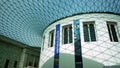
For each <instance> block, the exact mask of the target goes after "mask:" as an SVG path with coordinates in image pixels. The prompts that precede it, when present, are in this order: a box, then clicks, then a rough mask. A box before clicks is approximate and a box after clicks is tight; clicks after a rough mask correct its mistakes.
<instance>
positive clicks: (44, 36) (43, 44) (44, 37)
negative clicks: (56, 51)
mask: <svg viewBox="0 0 120 68" xmlns="http://www.w3.org/2000/svg"><path fill="white" fill-rule="evenodd" d="M44 42H45V36H43V46H42V50H44Z"/></svg>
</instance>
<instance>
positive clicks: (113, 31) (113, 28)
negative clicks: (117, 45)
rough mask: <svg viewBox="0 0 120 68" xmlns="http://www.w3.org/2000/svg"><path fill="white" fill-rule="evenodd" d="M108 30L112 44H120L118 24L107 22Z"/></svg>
mask: <svg viewBox="0 0 120 68" xmlns="http://www.w3.org/2000/svg"><path fill="white" fill-rule="evenodd" d="M107 28H108V32H109V37H110V41H111V42H118V37H117V33H116V23H115V22H107Z"/></svg>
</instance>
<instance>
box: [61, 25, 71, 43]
mask: <svg viewBox="0 0 120 68" xmlns="http://www.w3.org/2000/svg"><path fill="white" fill-rule="evenodd" d="M68 43H72V25H67V26H63V44H68Z"/></svg>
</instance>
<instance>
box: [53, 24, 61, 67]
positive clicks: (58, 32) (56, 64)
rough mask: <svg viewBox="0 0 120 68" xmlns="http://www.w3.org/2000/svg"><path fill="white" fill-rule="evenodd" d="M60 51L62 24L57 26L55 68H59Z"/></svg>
mask: <svg viewBox="0 0 120 68" xmlns="http://www.w3.org/2000/svg"><path fill="white" fill-rule="evenodd" d="M59 49H60V24H58V25H56V34H55V51H54V68H59V51H60V50H59Z"/></svg>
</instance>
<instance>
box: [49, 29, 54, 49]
mask: <svg viewBox="0 0 120 68" xmlns="http://www.w3.org/2000/svg"><path fill="white" fill-rule="evenodd" d="M53 45H54V30H52V31H50V33H49V47H53Z"/></svg>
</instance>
